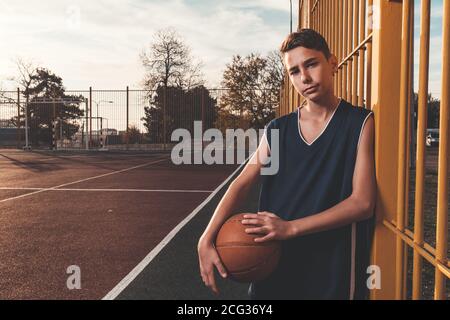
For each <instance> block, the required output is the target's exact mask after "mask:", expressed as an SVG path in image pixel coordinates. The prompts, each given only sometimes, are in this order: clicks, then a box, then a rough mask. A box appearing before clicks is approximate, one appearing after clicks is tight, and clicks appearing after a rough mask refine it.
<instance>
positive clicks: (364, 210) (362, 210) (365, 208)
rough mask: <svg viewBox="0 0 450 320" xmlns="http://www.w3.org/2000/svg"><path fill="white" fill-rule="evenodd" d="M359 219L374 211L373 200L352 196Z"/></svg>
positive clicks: (365, 217)
mask: <svg viewBox="0 0 450 320" xmlns="http://www.w3.org/2000/svg"><path fill="white" fill-rule="evenodd" d="M354 199H355V202H356V206H357V207H358V212H359V216H360V219H361V220H365V219H369V218H371V217H372V216H373V214H374V212H375V200H372V199H361V198H357V197H354Z"/></svg>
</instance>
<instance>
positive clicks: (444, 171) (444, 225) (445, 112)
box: [434, 0, 450, 300]
mask: <svg viewBox="0 0 450 320" xmlns="http://www.w3.org/2000/svg"><path fill="white" fill-rule="evenodd" d="M442 29H443V30H442V89H441V92H442V95H441V106H440V119H439V137H440V139H439V165H438V198H437V219H436V261H437V262H441V263H443V264H447V246H448V243H447V232H448V169H449V161H450V160H449V158H450V157H449V148H450V146H449V141H450V139H449V135H450V128H449V118H450V72H449V70H450V1H448V0H447V1H444V4H443V18H442ZM445 281H446V278H445V276H444V274H443V273H442V272H441V271H439V269H438V268H436V270H435V282H434V286H435V287H434V298H435V299H436V300H443V299H445V296H446V293H445Z"/></svg>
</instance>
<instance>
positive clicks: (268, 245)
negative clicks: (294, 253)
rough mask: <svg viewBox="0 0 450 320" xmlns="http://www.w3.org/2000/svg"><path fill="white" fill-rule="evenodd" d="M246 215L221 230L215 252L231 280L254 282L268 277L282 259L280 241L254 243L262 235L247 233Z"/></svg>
mask: <svg viewBox="0 0 450 320" xmlns="http://www.w3.org/2000/svg"><path fill="white" fill-rule="evenodd" d="M243 219H244V213H241V214H237V215H234V216H232V217H231V218H229V219H228V220H227V221H226V222H225V223H224V224H223V226H222V227H221V228H220V230H219V233H218V234H217V238H216V244H215V245H216V250H217V252H218V254H219V257H220V259H221V260H222V263H223V265H224V266H225V268H226V269H227V272H228V274H229V276H230V278H231V279H233V280H236V281H238V282H253V281H259V280H262V279H264V278H266V277H267V276H268V275H269V274H270V273H271V272H272V271H273V270H274V269H275V267H276V266H277V264H278V261H279V259H280V253H281V246H280V242H279V241H267V242H255V240H254V239H255V238H258V237H260V236H258V235H255V234H248V233H246V232H245V229H246V228H249V227H250V226H249V225H244V224H242V222H241V221H242V220H243Z"/></svg>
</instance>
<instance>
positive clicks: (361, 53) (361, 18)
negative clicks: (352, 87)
mask: <svg viewBox="0 0 450 320" xmlns="http://www.w3.org/2000/svg"><path fill="white" fill-rule="evenodd" d="M365 22H366V2H365V1H359V41H363V40H364V39H365V38H366V37H365V34H364V31H365V28H366V25H365ZM364 60H365V59H364V47H362V48H361V50H359V59H358V61H359V66H358V72H359V78H358V80H359V82H358V105H359V106H363V104H364V63H365V61H364Z"/></svg>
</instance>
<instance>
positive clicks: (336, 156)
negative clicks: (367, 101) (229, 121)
mask: <svg viewBox="0 0 450 320" xmlns="http://www.w3.org/2000/svg"><path fill="white" fill-rule="evenodd" d="M371 113H372V111H370V110H367V109H364V108H360V107H355V106H352V105H351V104H350V103H349V102H347V101H345V100H344V99H341V100H340V102H339V104H338V107H337V108H336V109H335V111H334V112H333V114H332V116H331V117H330V119H329V120H328V122H327V124H326V126H325V127H324V129H323V131H322V132H321V133H320V134H319V135H318V136H317V137H316V138H315V140H314V141H311V142H310V143H307V142H306V140H305V139H304V138H303V136H302V134H301V128H300V121H299V116H300V112H299V108H297V109H296V110H295V111H294V112H291V113H290V114H288V115H285V116H282V117H279V118H276V119H274V120H272V121H270V122H269V124H268V125H267V126H266V128H265V137H266V138H267V141H268V144H269V147H271V146H272V143H273V142H272V141H271V130H273V129H278V130H279V170H278V172H277V173H276V174H274V175H261V181H262V185H261V191H260V198H259V208H258V210H259V211H269V212H272V213H275V214H276V215H278V216H279V217H281V218H283V219H285V220H295V219H298V218H302V217H306V216H310V215H314V214H317V213H320V212H322V211H324V210H326V209H328V208H330V207H332V206H334V205H336V204H338V203H339V202H341V201H343V200H344V199H346V198H347V197H349V196H350V195H351V193H352V180H353V172H354V167H355V162H356V155H357V150H358V145H359V141H360V137H361V133H362V129H363V127H364V124H365V123H366V120H367V119H368V117H369V115H370V114H371ZM373 221H374V218H373V217H372V218H370V219H368V220H365V221H361V222H357V223H353V224H351V225H347V226H344V227H339V228H335V229H332V230H328V231H324V232H318V233H314V234H309V235H305V236H299V237H296V238H294V239H289V240H286V241H283V242H282V254H281V259H280V263H279V265H278V267H277V269H276V270H275V271H274V272H273V273H272V274H271V275H270V276H269V278H267V279H265V280H263V281H260V282H255V283H252V284H251V285H250V288H249V295H250V298H252V299H365V298H367V293H368V289H367V285H366V281H367V277H368V276H369V275H368V274H367V273H366V272H367V267H368V265H369V255H370V248H371V239H372V230H373Z"/></svg>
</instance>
